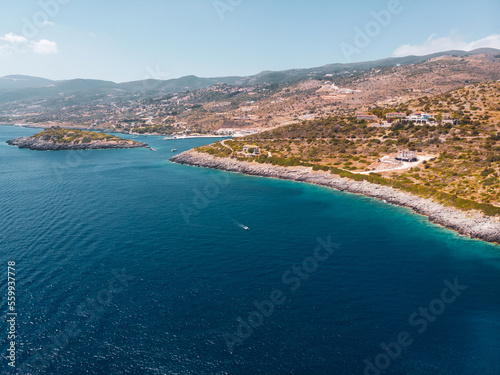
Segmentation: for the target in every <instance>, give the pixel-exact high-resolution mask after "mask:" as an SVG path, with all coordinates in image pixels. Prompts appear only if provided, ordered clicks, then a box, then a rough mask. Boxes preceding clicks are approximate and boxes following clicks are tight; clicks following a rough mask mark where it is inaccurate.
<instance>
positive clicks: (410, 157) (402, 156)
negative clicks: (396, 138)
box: [396, 151, 418, 162]
mask: <svg viewBox="0 0 500 375" xmlns="http://www.w3.org/2000/svg"><path fill="white" fill-rule="evenodd" d="M396 160H400V161H407V162H414V161H418V158H417V155H416V154H415V153H414V152H413V151H401V152H400V153H399V154H398V156H396Z"/></svg>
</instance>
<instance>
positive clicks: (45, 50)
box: [31, 39, 57, 55]
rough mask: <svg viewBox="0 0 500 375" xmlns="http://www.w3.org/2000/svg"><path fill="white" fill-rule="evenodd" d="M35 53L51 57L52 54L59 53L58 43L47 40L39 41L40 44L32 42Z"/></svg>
mask: <svg viewBox="0 0 500 375" xmlns="http://www.w3.org/2000/svg"><path fill="white" fill-rule="evenodd" d="M31 46H32V48H33V52H35V53H39V54H41V55H49V54H51V53H57V44H56V42H51V41H50V40H47V39H42V40H39V41H38V42H31Z"/></svg>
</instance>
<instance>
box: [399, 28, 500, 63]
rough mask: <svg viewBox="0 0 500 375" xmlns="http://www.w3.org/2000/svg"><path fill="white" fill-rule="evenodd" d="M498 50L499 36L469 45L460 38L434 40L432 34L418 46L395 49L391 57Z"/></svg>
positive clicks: (492, 36) (499, 45)
mask: <svg viewBox="0 0 500 375" xmlns="http://www.w3.org/2000/svg"><path fill="white" fill-rule="evenodd" d="M485 47H489V48H498V49H500V34H492V35H490V36H487V37H486V38H483V39H479V40H476V41H473V42H470V43H467V42H465V41H463V39H462V38H461V37H460V36H445V37H441V38H436V34H432V35H431V36H430V37H429V38H427V40H426V41H425V42H424V43H423V44H420V45H410V44H404V45H402V46H399V47H398V48H396V50H395V51H394V52H393V53H392V56H393V57H404V56H410V55H416V56H423V55H429V54H431V53H435V52H443V51H450V50H460V51H472V50H474V49H477V48H485Z"/></svg>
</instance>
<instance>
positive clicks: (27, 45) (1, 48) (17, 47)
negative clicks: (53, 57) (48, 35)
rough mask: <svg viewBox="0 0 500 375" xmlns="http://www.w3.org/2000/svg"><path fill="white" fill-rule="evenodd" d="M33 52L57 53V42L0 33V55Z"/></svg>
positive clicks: (43, 53) (42, 53)
mask: <svg viewBox="0 0 500 375" xmlns="http://www.w3.org/2000/svg"><path fill="white" fill-rule="evenodd" d="M28 51H31V52H33V53H37V54H41V55H48V54H51V53H57V44H56V42H52V41H50V40H47V39H41V40H38V41H36V40H28V39H26V38H25V37H24V36H22V35H16V34H13V33H8V34H5V35H4V36H1V35H0V56H8V55H12V54H15V53H25V52H28Z"/></svg>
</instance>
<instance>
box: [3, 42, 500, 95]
mask: <svg viewBox="0 0 500 375" xmlns="http://www.w3.org/2000/svg"><path fill="white" fill-rule="evenodd" d="M495 53H500V50H497V49H493V48H481V49H477V50H474V51H469V52H465V51H446V52H439V53H434V54H431V55H426V56H406V57H394V58H387V59H382V60H376V61H367V62H356V63H349V64H329V65H324V66H321V67H316V68H310V69H291V70H285V71H277V72H274V71H263V72H261V73H259V74H256V75H253V76H248V77H214V78H201V77H196V76H193V75H191V76H185V77H181V78H176V79H170V80H154V79H148V80H142V81H133V82H124V83H115V82H111V81H101V80H92V79H72V80H65V81H52V80H48V79H44V78H39V77H30V76H23V75H11V76H5V77H0V102H4V103H5V102H11V101H17V100H23V99H38V98H40V99H47V98H51V97H55V96H58V95H60V94H66V95H68V94H69V95H71V94H82V95H99V94H106V93H111V92H113V93H116V92H120V91H121V92H123V93H124V94H126V93H127V92H129V93H134V92H158V91H161V92H163V93H178V92H184V91H192V90H197V89H202V88H205V87H209V86H212V85H215V84H217V83H224V84H228V85H258V84H287V83H294V82H297V81H300V80H304V79H307V78H323V77H324V76H325V75H326V74H341V73H349V72H354V71H363V70H369V69H373V68H380V67H388V66H395V65H409V64H418V63H422V62H425V61H427V60H430V59H432V58H436V57H440V56H470V55H478V54H495Z"/></svg>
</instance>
